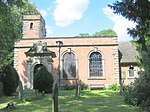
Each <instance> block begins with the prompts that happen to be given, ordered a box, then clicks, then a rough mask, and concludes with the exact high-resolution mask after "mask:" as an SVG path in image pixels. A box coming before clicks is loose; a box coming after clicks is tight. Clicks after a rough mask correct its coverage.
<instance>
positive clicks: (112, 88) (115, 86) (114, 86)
mask: <svg viewBox="0 0 150 112" xmlns="http://www.w3.org/2000/svg"><path fill="white" fill-rule="evenodd" d="M119 89H120V88H119V85H118V84H111V85H109V86H108V90H112V91H119Z"/></svg>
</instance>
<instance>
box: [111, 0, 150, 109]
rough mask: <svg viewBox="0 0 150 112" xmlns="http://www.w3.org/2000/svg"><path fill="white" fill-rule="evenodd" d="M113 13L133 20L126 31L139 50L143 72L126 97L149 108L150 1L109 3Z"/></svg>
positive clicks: (131, 0) (126, 0)
mask: <svg viewBox="0 0 150 112" xmlns="http://www.w3.org/2000/svg"><path fill="white" fill-rule="evenodd" d="M109 7H110V8H112V9H113V10H114V13H116V14H121V15H122V16H123V17H125V18H127V19H128V20H130V21H133V22H135V25H136V26H135V28H132V29H129V28H128V33H129V34H130V35H131V36H132V37H133V39H134V40H133V43H134V45H136V47H137V50H138V52H139V59H140V62H141V64H142V66H143V68H144V71H145V73H144V74H143V75H142V76H141V77H140V78H139V79H138V80H137V81H136V82H135V83H134V84H133V85H132V86H134V87H131V88H132V89H129V91H128V93H127V95H128V96H129V97H126V98H127V99H128V101H129V102H130V103H131V104H136V105H141V106H143V107H149V110H150V96H149V94H150V85H149V80H150V13H149V12H150V1H149V0H122V1H121V2H119V1H116V2H115V3H114V4H113V5H109Z"/></svg>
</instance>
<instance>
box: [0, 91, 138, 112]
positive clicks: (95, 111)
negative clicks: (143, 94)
mask: <svg viewBox="0 0 150 112" xmlns="http://www.w3.org/2000/svg"><path fill="white" fill-rule="evenodd" d="M8 102H13V103H14V106H15V109H12V110H5V109H3V108H4V107H6V105H7V103H8ZM51 110H52V98H51V94H45V95H44V96H42V95H41V94H38V95H37V96H36V94H35V92H33V91H26V92H25V95H24V100H22V101H19V98H18V96H17V95H14V96H10V97H6V96H3V97H1V98H0V112H51ZM59 111H61V112H138V108H137V107H134V106H131V105H127V104H125V103H124V98H123V96H120V95H119V93H118V92H114V91H110V90H92V91H89V90H84V91H82V92H81V95H80V98H75V91H74V90H59Z"/></svg>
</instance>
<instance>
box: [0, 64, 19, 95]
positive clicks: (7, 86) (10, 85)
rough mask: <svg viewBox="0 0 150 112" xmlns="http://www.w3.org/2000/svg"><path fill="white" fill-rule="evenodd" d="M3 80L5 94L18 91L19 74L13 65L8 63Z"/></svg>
mask: <svg viewBox="0 0 150 112" xmlns="http://www.w3.org/2000/svg"><path fill="white" fill-rule="evenodd" d="M1 81H2V82H3V85H4V87H3V91H4V94H5V95H11V94H12V93H14V92H16V88H17V87H18V81H19V76H18V73H17V71H16V70H15V69H14V68H13V67H12V65H7V66H6V67H5V69H4V71H3V73H2V76H1Z"/></svg>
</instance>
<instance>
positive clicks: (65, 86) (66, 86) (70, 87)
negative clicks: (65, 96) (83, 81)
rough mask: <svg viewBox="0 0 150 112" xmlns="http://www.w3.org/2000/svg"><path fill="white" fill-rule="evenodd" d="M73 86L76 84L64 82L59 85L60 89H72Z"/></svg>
mask: <svg viewBox="0 0 150 112" xmlns="http://www.w3.org/2000/svg"><path fill="white" fill-rule="evenodd" d="M75 88H76V84H69V83H65V84H63V86H62V87H61V89H62V90H73V89H75Z"/></svg>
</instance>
